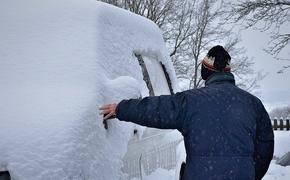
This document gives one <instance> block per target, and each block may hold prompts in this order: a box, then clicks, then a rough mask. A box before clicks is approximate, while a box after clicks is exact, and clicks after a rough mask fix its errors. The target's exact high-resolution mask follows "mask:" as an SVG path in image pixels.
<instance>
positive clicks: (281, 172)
mask: <svg viewBox="0 0 290 180" xmlns="http://www.w3.org/2000/svg"><path fill="white" fill-rule="evenodd" d="M289 179H290V166H286V167H283V166H280V165H278V164H276V162H275V161H274V160H273V161H272V162H271V165H270V167H269V170H268V171H267V174H266V175H265V177H264V178H263V180H289Z"/></svg>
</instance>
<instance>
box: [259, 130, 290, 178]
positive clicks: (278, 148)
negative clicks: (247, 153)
mask: <svg viewBox="0 0 290 180" xmlns="http://www.w3.org/2000/svg"><path fill="white" fill-rule="evenodd" d="M274 136H275V148H274V156H275V157H276V158H281V157H282V156H283V155H285V154H286V153H287V152H290V143H289V139H290V131H274ZM274 179H277V180H289V179H290V166H286V167H283V166H280V165H278V164H276V160H273V161H271V164H270V167H269V170H268V171H267V174H266V175H265V177H264V178H263V180H274Z"/></svg>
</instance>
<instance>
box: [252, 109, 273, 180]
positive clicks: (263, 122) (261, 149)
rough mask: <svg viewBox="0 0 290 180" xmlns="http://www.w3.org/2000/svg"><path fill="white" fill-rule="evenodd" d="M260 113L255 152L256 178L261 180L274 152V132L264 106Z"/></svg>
mask: <svg viewBox="0 0 290 180" xmlns="http://www.w3.org/2000/svg"><path fill="white" fill-rule="evenodd" d="M260 113H261V116H260V118H259V119H258V120H257V128H256V139H255V152H254V161H255V174H256V180H261V179H262V178H263V176H264V175H265V174H266V172H267V170H268V168H269V165H270V162H271V160H272V157H273V152H274V133H273V129H272V124H271V120H270V118H269V115H268V113H267V111H266V110H265V108H264V106H262V112H260Z"/></svg>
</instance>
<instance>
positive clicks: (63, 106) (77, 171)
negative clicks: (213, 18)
mask: <svg viewBox="0 0 290 180" xmlns="http://www.w3.org/2000/svg"><path fill="white" fill-rule="evenodd" d="M0 24H1V28H0V39H1V41H0V46H1V48H0V99H1V104H0V171H1V170H9V171H10V173H11V175H12V178H13V179H29V180H34V179H42V180H45V179H98V180H102V179H104V180H108V179H110V180H114V179H119V177H120V176H121V171H120V168H121V165H122V161H121V158H122V157H123V156H124V154H125V153H126V149H127V142H128V140H129V138H130V137H131V135H132V124H130V123H124V122H118V121H116V120H113V121H111V122H109V129H108V130H107V131H106V130H105V129H104V127H103V124H102V121H101V117H100V116H99V115H98V113H99V112H98V111H97V108H96V107H97V106H100V105H101V104H103V103H107V102H111V101H119V100H121V99H122V98H129V97H138V96H139V95H140V92H141V93H143V95H144V94H146V93H147V91H146V89H145V87H146V86H145V83H144V82H143V77H142V72H141V68H140V66H139V65H138V62H137V61H136V59H135V57H134V56H133V52H137V53H141V54H143V55H146V56H148V57H154V58H156V59H158V60H159V61H162V62H163V63H164V64H165V66H166V67H167V69H168V72H169V75H170V77H171V80H172V83H173V85H174V88H176V87H175V85H176V82H175V75H174V72H173V67H172V64H171V63H170V58H169V56H168V53H167V51H166V48H165V46H164V42H163V39H162V36H161V33H160V31H159V29H158V28H157V27H156V25H155V24H153V23H152V22H150V21H148V20H146V19H145V18H142V17H139V16H136V15H132V14H131V13H129V12H127V11H124V10H121V9H117V8H114V7H112V6H109V5H106V4H103V3H99V2H95V1H93V0H42V1H35V0H26V1H22V0H2V1H1V2H0Z"/></svg>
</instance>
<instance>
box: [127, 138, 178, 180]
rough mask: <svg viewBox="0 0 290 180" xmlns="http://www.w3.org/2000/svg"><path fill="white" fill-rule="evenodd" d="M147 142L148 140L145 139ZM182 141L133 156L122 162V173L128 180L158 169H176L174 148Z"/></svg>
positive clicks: (155, 147)
mask: <svg viewBox="0 0 290 180" xmlns="http://www.w3.org/2000/svg"><path fill="white" fill-rule="evenodd" d="M146 140H148V139H146ZM181 141H183V139H178V140H175V141H172V142H169V143H166V144H161V145H160V146H153V147H152V148H150V149H149V150H146V151H143V152H142V153H141V154H135V155H133V156H131V157H130V158H127V159H126V160H124V161H123V167H122V171H123V172H124V173H126V174H127V175H128V179H132V178H140V179H141V180H142V177H144V176H147V175H149V174H151V173H152V172H154V171H155V170H156V169H158V168H163V169H167V170H170V169H174V168H175V167H176V163H177V159H176V147H177V145H178V144H179V143H180V142H181Z"/></svg>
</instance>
